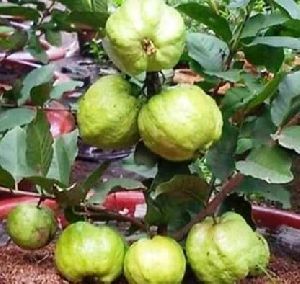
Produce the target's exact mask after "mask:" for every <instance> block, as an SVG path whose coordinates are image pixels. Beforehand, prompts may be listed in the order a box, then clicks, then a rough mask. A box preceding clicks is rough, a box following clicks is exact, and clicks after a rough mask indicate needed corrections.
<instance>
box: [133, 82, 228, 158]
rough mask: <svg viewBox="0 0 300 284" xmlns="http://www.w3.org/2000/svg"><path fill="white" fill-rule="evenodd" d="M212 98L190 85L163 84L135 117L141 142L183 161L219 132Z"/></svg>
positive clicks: (214, 138) (218, 122)
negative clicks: (165, 87) (163, 88)
mask: <svg viewBox="0 0 300 284" xmlns="http://www.w3.org/2000/svg"><path fill="white" fill-rule="evenodd" d="M222 125H223V120H222V114H221V112H220V110H219V108H218V106H217V104H216V103H215V101H214V100H213V99H212V98H211V97H210V96H208V95H206V94H205V92H204V91H203V90H202V89H201V88H199V87H197V86H192V85H178V86H175V87H170V88H167V89H166V90H163V91H162V92H161V93H160V94H157V95H155V96H153V97H152V98H151V99H150V100H149V101H148V102H147V103H146V104H145V105H144V106H143V107H142V109H141V111H140V113H139V117H138V126H139V131H140V135H141V137H142V139H143V141H144V144H145V145H146V146H147V147H148V148H149V149H150V150H151V151H153V152H154V153H156V154H158V155H160V156H161V157H163V158H165V159H167V160H171V161H184V160H189V159H191V158H193V157H195V156H196V155H197V154H198V153H199V151H201V150H205V149H207V148H209V146H210V145H212V143H213V142H214V141H216V140H218V139H219V137H220V136H221V133H222Z"/></svg>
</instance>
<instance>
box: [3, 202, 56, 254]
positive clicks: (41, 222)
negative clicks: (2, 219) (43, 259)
mask: <svg viewBox="0 0 300 284" xmlns="http://www.w3.org/2000/svg"><path fill="white" fill-rule="evenodd" d="M6 226H7V232H8V234H9V236H10V237H11V239H12V240H13V242H14V243H15V244H16V245H18V246H19V247H21V248H24V249H31V250H33V249H39V248H41V247H43V246H45V245H47V244H48V243H49V242H50V241H51V240H52V239H53V237H54V235H55V232H56V228H57V223H56V219H55V217H54V214H53V212H52V211H51V210H50V209H49V208H47V207H40V208H38V207H37V204H33V203H23V204H20V205H18V206H16V207H15V208H14V209H12V210H11V211H10V213H9V214H8V217H7V225H6Z"/></svg>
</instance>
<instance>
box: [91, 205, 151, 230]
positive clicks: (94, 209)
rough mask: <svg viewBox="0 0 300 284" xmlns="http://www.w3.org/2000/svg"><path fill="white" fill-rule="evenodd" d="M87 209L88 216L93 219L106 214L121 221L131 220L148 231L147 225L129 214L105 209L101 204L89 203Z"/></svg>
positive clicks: (107, 216) (133, 223) (130, 221)
mask: <svg viewBox="0 0 300 284" xmlns="http://www.w3.org/2000/svg"><path fill="white" fill-rule="evenodd" d="M85 209H87V211H86V212H85V213H86V215H87V216H88V217H91V218H92V219H97V217H100V216H101V215H102V216H104V217H105V218H109V219H112V220H116V221H120V222H129V223H131V224H132V225H135V226H136V227H138V228H139V229H140V230H142V231H144V232H148V228H147V226H146V225H145V224H144V223H143V222H142V221H140V220H138V219H137V218H134V217H131V216H128V215H122V214H120V213H117V212H114V211H110V210H107V209H105V208H104V207H101V206H95V205H87V206H85Z"/></svg>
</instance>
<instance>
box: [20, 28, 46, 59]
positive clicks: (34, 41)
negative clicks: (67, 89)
mask: <svg viewBox="0 0 300 284" xmlns="http://www.w3.org/2000/svg"><path fill="white" fill-rule="evenodd" d="M26 50H27V51H28V52H29V53H30V54H31V55H32V56H33V57H34V58H35V59H37V60H38V61H40V62H41V63H43V64H47V63H48V61H49V58H48V55H47V53H46V51H45V49H44V48H43V46H42V44H41V42H40V40H39V38H38V36H37V35H36V31H35V30H32V31H31V33H30V36H29V41H28V46H27V48H26Z"/></svg>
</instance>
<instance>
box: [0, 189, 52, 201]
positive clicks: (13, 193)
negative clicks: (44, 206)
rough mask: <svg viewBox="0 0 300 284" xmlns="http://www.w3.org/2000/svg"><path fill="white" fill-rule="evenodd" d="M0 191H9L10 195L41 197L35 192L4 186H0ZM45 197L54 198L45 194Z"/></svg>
mask: <svg viewBox="0 0 300 284" xmlns="http://www.w3.org/2000/svg"><path fill="white" fill-rule="evenodd" d="M0 192H4V193H9V194H11V195H12V196H29V197H37V198H41V194H39V193H37V192H31V191H22V190H18V191H15V190H11V189H9V188H4V187H0ZM45 198H47V199H53V200H55V198H54V197H53V196H49V195H45Z"/></svg>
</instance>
